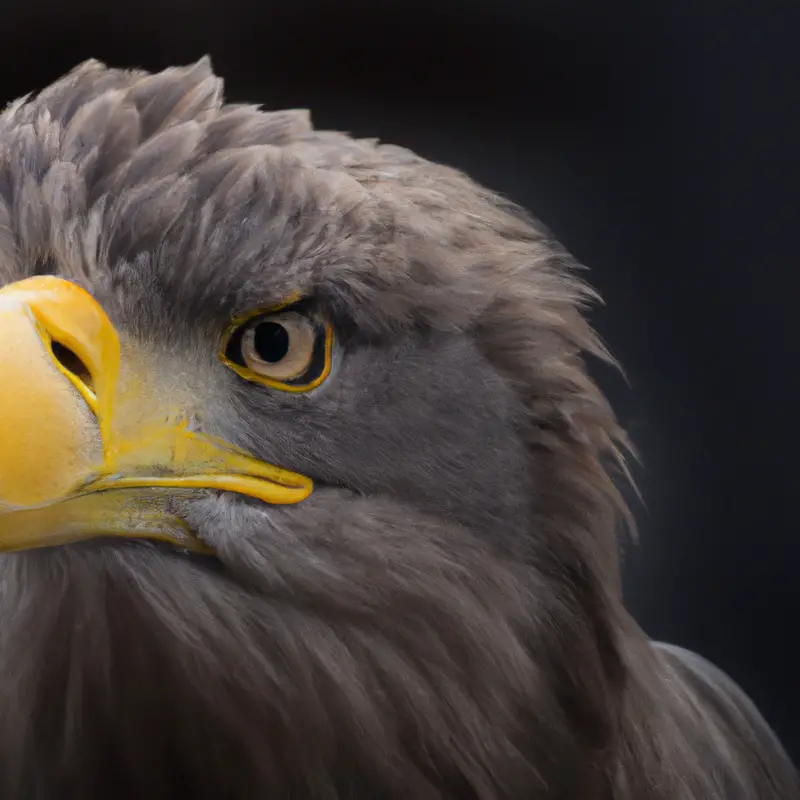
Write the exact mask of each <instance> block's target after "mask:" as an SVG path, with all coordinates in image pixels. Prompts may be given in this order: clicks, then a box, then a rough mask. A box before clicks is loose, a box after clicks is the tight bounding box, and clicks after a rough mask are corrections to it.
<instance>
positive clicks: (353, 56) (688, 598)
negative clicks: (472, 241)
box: [0, 0, 800, 759]
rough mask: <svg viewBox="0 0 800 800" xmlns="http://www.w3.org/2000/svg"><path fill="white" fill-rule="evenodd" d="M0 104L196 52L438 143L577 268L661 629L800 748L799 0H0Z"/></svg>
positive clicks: (798, 752)
mask: <svg viewBox="0 0 800 800" xmlns="http://www.w3.org/2000/svg"><path fill="white" fill-rule="evenodd" d="M1 10H2V22H3V33H4V36H3V47H2V49H0V101H5V100H10V99H12V98H14V97H16V96H18V95H21V94H23V93H25V92H27V91H30V90H32V89H35V88H37V87H41V86H43V85H45V84H47V83H49V82H50V81H51V80H53V79H54V78H55V77H57V76H58V75H59V74H60V73H62V72H64V71H66V70H67V69H68V68H70V67H71V66H72V65H73V64H74V63H75V62H78V61H81V60H83V59H85V58H88V57H96V58H100V59H101V60H104V61H107V62H110V63H114V64H115V65H120V66H136V65H138V66H144V67H147V68H149V69H157V68H161V67H164V66H167V65H169V64H170V63H186V62H189V61H194V60H196V59H197V58H198V57H199V56H201V55H202V54H204V53H207V52H208V53H210V54H211V56H212V58H213V60H214V64H215V67H216V69H217V71H218V72H219V73H220V74H222V75H223V76H225V77H226V79H227V86H228V96H229V97H230V98H231V99H234V100H247V101H252V102H263V103H264V104H266V105H268V106H272V107H286V106H293V107H296V106H304V107H311V108H312V109H313V111H314V118H315V121H316V122H317V124H318V125H319V126H325V127H334V128H338V129H344V130H349V131H352V132H354V133H357V134H360V135H378V136H380V137H381V138H383V139H385V140H389V141H394V142H396V143H398V144H403V145H406V146H410V147H412V148H414V149H416V150H418V151H419V152H421V153H422V154H424V155H426V156H428V157H431V158H434V159H440V160H443V161H447V162H449V163H452V164H454V165H457V166H459V167H461V168H463V169H465V170H467V171H469V172H471V173H472V174H473V175H474V176H475V177H476V178H478V179H479V180H481V181H482V182H484V183H487V184H489V185H490V186H492V187H493V188H495V189H498V190H500V191H502V192H504V193H506V194H507V195H509V196H510V197H512V198H513V199H515V200H517V201H518V202H520V203H522V204H523V205H525V206H527V207H529V208H531V209H532V210H534V211H535V212H536V213H537V215H538V216H540V217H541V218H542V219H543V220H544V221H545V222H546V223H547V224H548V225H549V226H550V227H551V228H552V229H553V230H554V231H555V232H556V234H557V235H558V236H559V238H560V239H561V240H562V241H563V242H564V243H565V244H566V245H567V247H568V248H569V249H570V250H571V251H572V252H573V253H574V254H575V255H576V256H577V257H578V258H579V259H580V260H581V261H583V262H584V263H586V264H588V265H589V266H590V268H591V270H592V272H591V273H590V277H591V280H592V282H593V283H594V284H595V286H597V287H598V288H599V289H600V290H601V291H602V293H603V294H604V296H605V298H606V300H607V303H608V305H607V307H606V308H604V309H601V310H599V311H598V312H597V313H596V314H595V322H596V325H597V327H598V328H599V330H600V332H601V333H602V335H603V337H604V338H605V339H606V341H607V342H608V343H609V344H610V346H611V348H612V349H613V351H614V352H615V354H617V355H618V356H619V358H620V359H621V360H622V362H623V363H624V365H625V367H626V370H627V374H628V379H629V385H626V384H625V383H624V382H623V381H622V380H621V379H619V378H618V377H616V376H615V375H613V374H610V373H606V372H601V373H600V374H599V375H598V377H599V379H600V380H601V382H602V383H603V385H604V386H605V387H606V389H607V391H608V392H609V394H610V395H611V397H612V400H613V401H614V403H615V404H616V406H617V408H618V410H619V413H620V415H621V417H622V419H623V420H624V422H625V423H626V424H627V426H628V427H629V429H630V430H631V431H632V434H633V437H634V439H635V441H636V443H637V445H638V447H639V449H640V451H641V455H642V459H643V462H644V468H643V469H642V470H640V471H638V473H637V477H638V480H639V483H640V486H641V488H642V491H643V494H644V497H645V500H646V503H647V508H646V509H645V508H642V507H637V517H638V520H639V525H640V530H641V545H640V546H639V547H637V548H634V549H632V550H631V551H630V552H629V554H628V557H627V561H626V571H625V575H626V591H627V596H628V601H629V605H630V607H631V609H632V610H633V612H634V613H635V615H636V616H637V618H638V619H639V620H640V621H641V623H642V624H643V626H644V627H645V629H646V630H647V631H648V632H649V633H650V634H652V635H653V636H655V637H660V638H666V639H669V640H672V641H675V642H678V643H680V644H683V645H686V646H689V647H692V648H695V649H697V650H698V651H700V652H702V653H703V654H705V655H707V656H708V657H710V658H712V659H713V660H715V661H716V662H717V663H719V664H720V665H722V666H723V667H724V668H725V669H727V670H728V671H729V672H730V673H731V674H732V675H733V676H734V677H735V678H736V679H737V680H738V681H739V682H740V683H742V684H743V685H744V686H745V688H746V689H747V690H748V691H749V692H750V693H751V694H752V695H753V696H754V698H755V699H756V701H757V702H758V703H759V704H760V705H761V706H762V708H763V709H764V711H765V713H766V715H767V716H768V718H769V720H770V721H771V722H772V723H773V725H774V726H775V727H776V728H777V730H778V731H779V733H780V734H781V735H782V736H783V738H784V739H785V741H786V742H787V744H788V745H789V746H790V748H791V750H792V752H793V755H794V756H795V758H796V759H800V675H799V670H798V667H799V666H800V657H798V655H795V652H796V650H795V648H794V644H795V642H794V641H793V638H794V635H795V634H796V632H797V631H798V620H797V618H798V612H800V589H799V588H798V585H799V579H800V575H798V569H799V568H800V563H798V562H800V558H799V556H800V545H798V543H797V540H796V537H797V525H796V523H795V516H794V508H793V500H794V498H795V493H796V489H797V486H798V483H799V482H798V478H799V477H800V475H798V473H799V472H800V470H799V469H798V462H797V458H796V451H797V447H796V444H797V433H796V428H795V425H794V422H795V418H796V411H797V408H798V400H800V392H798V378H797V370H798V354H799V353H800V335H799V333H800V326H799V325H798V322H797V311H796V308H797V302H796V298H795V292H796V287H797V281H796V279H795V272H796V270H797V260H796V254H795V246H794V241H795V231H796V230H797V224H796V223H795V215H796V214H797V213H798V210H800V205H799V204H798V191H797V187H798V178H800V156H798V143H800V111H798V106H799V105H800V104H799V103H798V99H797V98H798V91H797V90H798V84H800V80H798V76H800V72H799V71H798V67H800V59H798V57H797V54H796V53H797V46H796V41H797V39H798V35H799V34H800V3H797V2H796V0H773V1H772V2H771V3H761V2H759V0H736V2H733V0H727V2H726V0H663V2H658V3H656V2H645V0H606V2H603V3H597V2H593V0H491V1H486V2H480V1H479V0H433V1H432V0H428V2H415V1H414V0H397V1H396V2H390V1H389V0H384V1H383V2H382V1H381V0H361V2H359V1H358V0H339V1H338V2H336V1H335V0H216V1H215V2H200V1H199V0H195V2H192V0H160V1H159V2H153V1H152V0H146V1H145V2H134V3H123V2H121V0H120V2H118V3H116V2H113V0H75V1H74V2H69V1H67V2H56V0H53V2H52V3H46V2H43V1H42V0H29V1H28V2H21V1H20V0H6V2H4V3H3V4H2V7H1Z"/></svg>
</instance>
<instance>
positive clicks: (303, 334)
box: [219, 305, 333, 393]
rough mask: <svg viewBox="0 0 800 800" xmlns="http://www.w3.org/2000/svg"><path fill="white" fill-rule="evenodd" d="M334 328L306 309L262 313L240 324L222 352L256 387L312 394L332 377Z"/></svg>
mask: <svg viewBox="0 0 800 800" xmlns="http://www.w3.org/2000/svg"><path fill="white" fill-rule="evenodd" d="M332 354H333V328H332V326H331V325H330V324H329V323H328V322H327V320H325V319H323V318H321V317H320V316H319V315H316V314H312V313H308V312H307V311H305V310H302V309H301V307H300V306H296V305H293V306H290V307H287V305H283V306H281V307H279V308H277V309H273V310H272V311H266V312H264V311H256V312H253V313H251V314H249V315H247V316H246V317H244V318H242V319H239V320H237V321H236V322H235V323H234V324H233V325H232V326H231V327H230V328H229V329H228V331H227V332H226V334H225V336H224V337H223V340H222V344H221V347H220V353H219V355H220V359H221V360H222V362H223V363H224V364H225V365H226V366H228V367H229V368H230V369H232V370H233V371H234V372H236V373H237V374H238V375H240V376H241V377H242V378H244V379H245V380H248V381H250V382H252V383H260V384H262V385H264V386H269V387H270V388H273V389H279V390H280V391H283V392H295V393H300V392H309V391H311V390H312V389H315V388H317V387H318V386H320V385H321V384H322V383H323V382H324V381H325V379H326V378H327V377H328V375H329V374H330V370H331V358H332Z"/></svg>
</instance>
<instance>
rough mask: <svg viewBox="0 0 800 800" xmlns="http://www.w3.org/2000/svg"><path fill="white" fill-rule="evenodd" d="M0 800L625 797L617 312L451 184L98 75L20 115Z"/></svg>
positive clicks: (42, 97)
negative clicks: (597, 374) (614, 392)
mask: <svg viewBox="0 0 800 800" xmlns="http://www.w3.org/2000/svg"><path fill="white" fill-rule="evenodd" d="M0 287H2V288H0V342H2V345H0V421H1V422H0V550H2V551H3V554H2V556H0V621H1V625H0V674H1V675H2V682H1V685H0V787H3V788H4V789H5V791H4V792H3V796H4V797H14V798H22V797H25V798H33V797H37V798H38V797H41V798H56V797H57V798H72V797H75V798H78V797H80V798H84V799H86V798H89V799H91V798H101V797H102V798H106V797H112V796H113V797H117V798H127V797H131V798H134V797H135V798H141V797H147V798H158V797H177V796H179V795H182V794H183V793H184V792H186V793H187V796H193V797H195V798H205V797H209V798H211V797H231V798H233V797H236V798H240V797H241V798H253V797H265V798H266V797H269V798H314V800H316V799H317V798H319V800H322V799H323V798H326V799H329V798H339V797H341V798H345V797H346V798H352V799H353V800H367V799H369V800H375V798H384V799H386V800H389V799H390V798H397V800H409V799H410V798H414V799H415V800H425V798H442V797H448V798H456V797H459V798H461V797H463V798H485V799H486V800H489V799H490V798H512V797H513V798H517V797H520V798H521V797H525V798H532V797H537V798H538V797H548V798H551V797H552V798H573V797H580V798H582V800H593V799H594V798H600V797H601V796H603V797H605V796H606V795H604V794H603V792H604V791H605V787H607V785H608V775H609V774H610V767H609V763H610V762H609V758H610V753H612V751H613V748H614V747H615V746H616V744H615V743H616V741H617V733H616V732H617V720H618V718H619V716H620V713H621V712H620V703H621V697H622V692H623V688H624V684H625V679H624V678H625V674H626V673H625V670H624V669H623V657H622V655H621V652H620V646H619V642H620V638H621V636H622V632H623V631H624V630H626V629H627V626H629V625H630V623H629V621H628V618H627V617H626V616H625V614H624V612H623V611H622V608H621V605H620V600H619V594H620V591H619V581H618V576H617V567H616V562H617V544H616V538H615V531H616V528H617V522H618V521H619V519H620V518H621V516H623V515H624V509H623V504H622V502H621V500H620V497H619V494H618V492H617V490H616V489H615V486H614V481H613V480H612V475H611V474H610V472H609V468H610V467H612V468H613V464H614V463H616V464H618V465H622V461H621V458H620V454H619V449H618V444H619V443H624V437H623V435H622V433H621V431H620V429H619V427H618V426H617V423H616V422H615V420H614V417H613V415H612V413H611V411H610V410H609V407H608V405H607V403H606V401H605V400H604V398H603V396H602V394H601V393H600V391H599V390H598V388H597V387H596V386H595V384H594V383H593V382H592V380H591V379H590V378H589V377H588V375H587V371H586V369H585V366H584V362H583V354H585V353H593V354H595V355H598V356H600V357H603V358H605V357H606V355H605V352H604V350H603V348H602V347H601V345H600V344H599V343H598V341H597V339H596V338H595V336H594V335H593V333H592V331H591V329H590V327H589V325H588V324H587V322H586V321H585V319H584V316H583V313H582V309H583V307H584V305H585V304H586V302H587V301H589V300H590V299H591V297H592V295H591V293H590V291H589V290H588V289H586V287H585V286H584V285H583V284H582V283H581V282H580V281H579V280H578V279H577V277H576V275H575V271H574V270H573V269H572V265H571V263H570V260H569V258H568V257H567V255H566V254H565V253H564V252H563V251H562V250H561V249H560V248H559V247H558V246H557V245H556V244H555V243H554V242H553V241H552V239H551V238H550V236H549V235H548V234H547V233H546V231H544V230H543V228H542V227H541V226H540V225H538V224H537V223H536V222H534V221H532V220H531V219H530V218H528V217H527V216H526V215H525V214H523V213H522V212H521V211H520V210H519V209H517V208H516V207H515V206H514V205H513V204H511V203H509V202H507V201H505V200H503V199H501V198H499V197H498V196H496V195H494V194H492V193H490V192H487V191H485V190H483V189H481V188H480V187H479V186H477V185H476V184H475V183H473V182H472V181H471V180H469V179H468V178H467V177H465V176H464V175H462V174H460V173H459V172H457V171H456V170H454V169H451V168H448V167H444V166H439V165H435V164H432V163H429V162H428V161H426V160H424V159H423V158H420V157H418V156H417V155H415V154H413V153H411V152H409V151H407V150H405V149H401V148H398V147H394V146H389V145H383V144H379V143H377V142H376V141H372V140H357V139H353V138H350V137H349V136H346V135H344V134H339V133H334V132H327V131H316V130H314V129H313V128H312V126H311V124H310V122H309V117H308V115H307V114H306V113H305V112H303V111H272V112H265V111H262V110H259V109H258V108H256V107H251V106H245V105H230V104H225V103H224V102H223V100H222V97H221V81H220V80H219V79H218V78H217V77H215V76H214V74H213V72H212V70H211V67H210V64H209V62H208V61H207V60H202V61H200V62H199V63H197V64H195V65H193V66H190V67H188V68H181V69H177V68H176V69H168V70H166V71H164V72H161V73H158V74H148V73H145V72H143V71H125V70H117V69H108V68H106V67H105V66H103V65H101V64H99V63H97V62H89V63H86V64H84V65H82V66H80V67H79V68H77V69H76V70H74V71H73V72H71V73H70V74H68V75H67V76H66V77H64V78H63V79H61V80H59V81H58V82H56V83H55V84H53V85H52V86H50V87H49V88H47V89H46V90H44V91H42V92H41V93H39V94H38V95H36V96H33V97H27V98H24V99H22V100H20V101H17V102H15V103H13V104H11V105H10V106H9V107H8V108H6V110H5V111H4V112H3V113H2V116H0Z"/></svg>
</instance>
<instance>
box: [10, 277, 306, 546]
mask: <svg viewBox="0 0 800 800" xmlns="http://www.w3.org/2000/svg"><path fill="white" fill-rule="evenodd" d="M120 373H121V350H120V341H119V337H118V335H117V332H116V330H115V329H114V326H113V325H112V324H111V321H110V320H109V319H108V317H107V316H106V314H105V312H104V311H103V309H102V308H101V307H100V306H99V305H98V303H97V302H96V301H95V300H94V299H93V298H92V297H91V295H89V294H88V293H87V292H85V291H84V290H83V289H81V288H80V287H78V286H76V285H75V284H73V283H70V282H68V281H65V280H62V279H60V278H55V277H36V278H29V279H27V280H24V281H20V282H19V283H14V284H11V285H9V286H6V287H4V288H2V289H0V551H9V550H25V549H29V548H35V547H45V546H51V545H56V544H65V543H68V542H74V541H79V540H83V539H88V538H93V537H96V536H123V537H128V538H151V539H161V540H165V541H168V542H172V543H174V544H177V545H179V546H181V547H188V548H191V549H196V550H206V549H207V547H206V546H205V545H203V544H201V543H200V542H199V541H198V540H196V539H194V538H193V537H192V536H191V534H190V533H189V532H188V530H187V529H186V527H185V526H184V525H183V523H182V522H181V521H180V520H179V519H178V518H177V517H176V516H175V515H174V513H173V512H172V511H171V508H172V506H171V502H170V501H171V500H172V498H174V497H175V495H176V494H177V495H180V494H184V493H187V494H191V493H192V492H196V491H197V490H198V489H211V490H218V491H225V492H237V493H240V494H243V495H248V496H250V497H253V498H256V499H258V500H262V501H263V502H265V503H271V504H285V503H298V502H300V501H301V500H304V499H305V498H306V497H308V495H309V494H310V493H311V490H312V488H313V484H312V482H311V480H310V479H308V478H306V477H305V476H302V475H298V474H295V473H292V472H288V471H286V470H283V469H280V468H279V467H275V466H272V465H271V464H265V463H264V462H262V461H259V460H257V459H255V458H253V457H252V456H250V455H248V454H247V453H245V452H243V451H241V450H239V449H237V448H234V447H233V446H231V445H229V444H227V443H225V442H223V441H219V440H215V439H212V438H211V437H209V436H206V435H204V434H200V433H197V432H194V431H191V430H190V429H189V425H188V421H187V415H186V413H185V411H183V410H181V409H170V410H169V412H168V413H159V414H157V415H155V418H152V419H142V414H141V408H142V407H143V406H146V405H147V404H146V403H144V401H143V400H142V397H144V396H145V395H146V396H147V397H153V396H155V395H158V387H154V386H152V385H151V386H146V385H145V384H146V383H147V380H148V377H147V375H146V374H144V375H142V380H141V382H137V380H133V381H131V380H130V379H129V380H128V382H127V384H126V389H125V391H124V392H121V391H120V383H121V381H120ZM139 383H141V385H139ZM131 387H132V388H131ZM137 387H138V388H137Z"/></svg>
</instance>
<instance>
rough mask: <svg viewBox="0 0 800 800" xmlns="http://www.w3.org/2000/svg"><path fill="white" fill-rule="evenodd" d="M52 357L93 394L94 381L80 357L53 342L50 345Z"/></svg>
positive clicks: (67, 348)
mask: <svg viewBox="0 0 800 800" xmlns="http://www.w3.org/2000/svg"><path fill="white" fill-rule="evenodd" d="M51 346H52V349H53V355H54V356H55V358H56V360H57V361H58V363H59V364H61V366H62V367H63V368H64V369H65V370H67V372H71V373H72V374H73V375H74V376H75V377H76V378H77V379H78V380H79V381H80V382H81V383H83V384H84V386H86V387H87V388H88V389H90V390H91V391H92V392H94V381H93V380H92V373H91V372H89V368H88V367H87V366H86V364H84V363H83V361H81V359H80V357H79V356H78V355H76V353H75V352H73V351H72V350H70V349H69V347H66V346H65V345H63V344H61V343H60V342H56V341H53V342H52V343H51Z"/></svg>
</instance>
